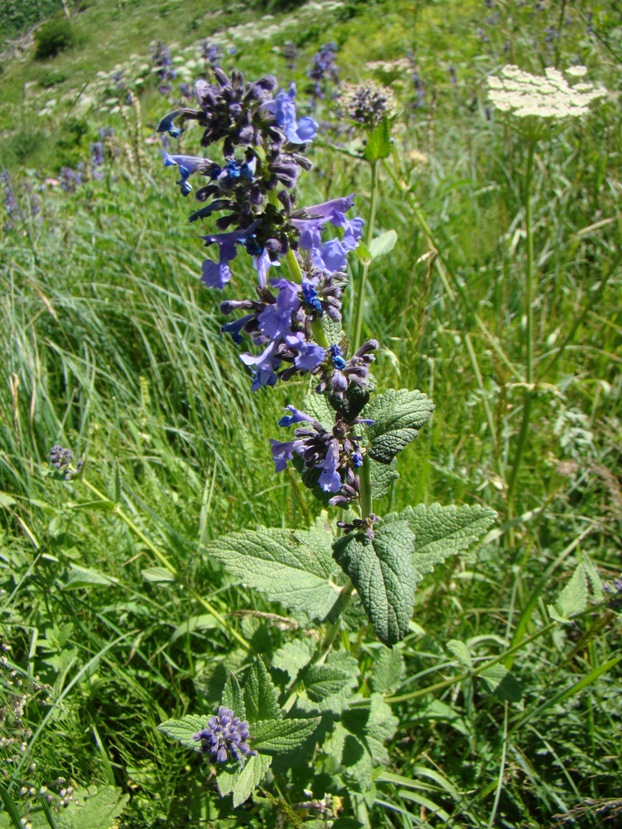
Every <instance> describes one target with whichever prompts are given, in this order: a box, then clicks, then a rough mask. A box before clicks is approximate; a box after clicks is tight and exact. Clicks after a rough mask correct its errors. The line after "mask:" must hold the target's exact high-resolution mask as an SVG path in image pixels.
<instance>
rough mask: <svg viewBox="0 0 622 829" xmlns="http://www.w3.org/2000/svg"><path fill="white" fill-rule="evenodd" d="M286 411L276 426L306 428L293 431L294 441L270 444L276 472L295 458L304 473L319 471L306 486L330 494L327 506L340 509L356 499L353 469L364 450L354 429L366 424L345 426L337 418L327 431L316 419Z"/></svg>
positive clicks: (360, 459)
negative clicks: (301, 464)
mask: <svg viewBox="0 0 622 829" xmlns="http://www.w3.org/2000/svg"><path fill="white" fill-rule="evenodd" d="M287 408H288V410H289V411H290V413H291V414H289V415H285V416H284V417H282V418H281V420H280V421H279V426H292V425H295V424H297V423H303V424H305V425H303V426H301V427H299V428H298V429H296V430H295V432H294V440H290V441H277V440H271V441H270V444H271V451H272V458H273V460H274V465H275V471H276V472H282V471H283V470H284V469H285V467H286V466H287V463H288V461H291V460H294V457H295V456H298V457H300V458H301V459H302V462H303V465H304V467H305V469H306V470H308V471H312V470H318V471H319V475H318V474H317V472H316V476H314V477H312V478H311V479H307V480H306V481H305V483H306V484H307V486H311V487H314V486H319V488H320V489H321V490H322V492H325V493H328V494H331V495H332V496H333V497H332V498H331V499H330V500H329V502H328V503H329V504H332V505H333V506H343V505H345V504H347V503H349V502H350V501H352V500H354V499H356V498H358V496H359V492H360V484H359V478H358V474H357V473H356V471H355V470H357V469H359V467H360V466H361V465H362V463H363V452H364V450H363V449H362V448H361V446H360V443H359V441H360V440H361V437H360V435H357V434H355V431H354V430H355V427H356V425H357V424H362V423H369V421H364V420H359V419H356V420H355V421H354V422H353V423H347V422H346V421H345V420H344V419H343V418H342V417H341V416H340V415H336V417H335V425H334V426H333V428H332V430H331V431H328V430H327V429H325V428H324V426H322V424H321V423H320V422H319V420H316V419H315V418H314V417H311V416H310V415H307V414H305V413H304V412H302V411H300V410H299V409H297V408H296V407H295V406H288V407H287ZM304 480H305V479H304V477H303V481H304Z"/></svg>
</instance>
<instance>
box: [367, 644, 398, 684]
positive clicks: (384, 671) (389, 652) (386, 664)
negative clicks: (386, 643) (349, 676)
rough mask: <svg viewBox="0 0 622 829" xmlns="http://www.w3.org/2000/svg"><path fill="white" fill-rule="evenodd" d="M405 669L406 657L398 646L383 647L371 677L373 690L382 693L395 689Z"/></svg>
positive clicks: (370, 682) (370, 681)
mask: <svg viewBox="0 0 622 829" xmlns="http://www.w3.org/2000/svg"><path fill="white" fill-rule="evenodd" d="M405 670H406V666H405V665H404V657H403V656H402V654H401V652H400V651H399V650H398V649H397V648H382V651H381V652H380V656H379V657H378V659H377V660H376V662H375V663H374V667H373V670H372V672H371V674H370V677H369V684H370V687H371V689H372V691H376V692H378V693H380V694H388V693H389V692H390V691H394V690H395V689H396V688H397V687H398V685H399V684H400V682H401V680H402V676H403V674H404V671H405Z"/></svg>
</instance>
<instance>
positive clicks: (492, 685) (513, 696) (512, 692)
mask: <svg viewBox="0 0 622 829" xmlns="http://www.w3.org/2000/svg"><path fill="white" fill-rule="evenodd" d="M480 676H481V678H482V679H483V680H484V682H485V683H486V685H487V686H488V689H489V691H490V692H491V693H492V694H494V695H495V696H496V697H499V699H502V700H508V701H509V702H520V701H521V699H522V696H523V689H522V688H521V686H520V684H519V683H518V680H517V679H516V677H515V676H514V674H511V673H510V672H509V671H508V670H507V668H504V667H503V665H491V667H490V668H486V670H484V671H482V673H481V674H480Z"/></svg>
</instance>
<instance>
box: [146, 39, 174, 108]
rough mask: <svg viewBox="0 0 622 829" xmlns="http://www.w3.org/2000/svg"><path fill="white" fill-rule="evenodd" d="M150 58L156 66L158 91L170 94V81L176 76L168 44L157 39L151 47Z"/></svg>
mask: <svg viewBox="0 0 622 829" xmlns="http://www.w3.org/2000/svg"><path fill="white" fill-rule="evenodd" d="M151 59H152V60H153V62H154V64H155V66H156V67H157V71H156V74H157V76H158V79H159V81H160V85H159V86H158V92H159V93H160V95H170V93H171V92H172V91H173V87H172V86H171V83H170V82H171V81H174V80H175V78H176V77H177V73H176V72H175V69H174V68H173V61H172V60H171V53H170V51H169V48H168V46H165V45H164V44H163V43H161V42H160V41H159V40H158V41H157V42H156V43H155V44H154V45H153V46H152V47H151Z"/></svg>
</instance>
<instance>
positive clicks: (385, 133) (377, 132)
mask: <svg viewBox="0 0 622 829" xmlns="http://www.w3.org/2000/svg"><path fill="white" fill-rule="evenodd" d="M390 155H391V127H390V125H389V119H388V118H383V120H382V121H381V122H380V124H378V126H377V127H375V128H374V129H373V130H372V131H371V133H370V134H369V137H368V139H367V144H366V145H365V150H364V151H363V158H364V159H365V161H369V162H370V163H373V162H374V161H378V160H379V159H381V158H388V157H389V156H390Z"/></svg>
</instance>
